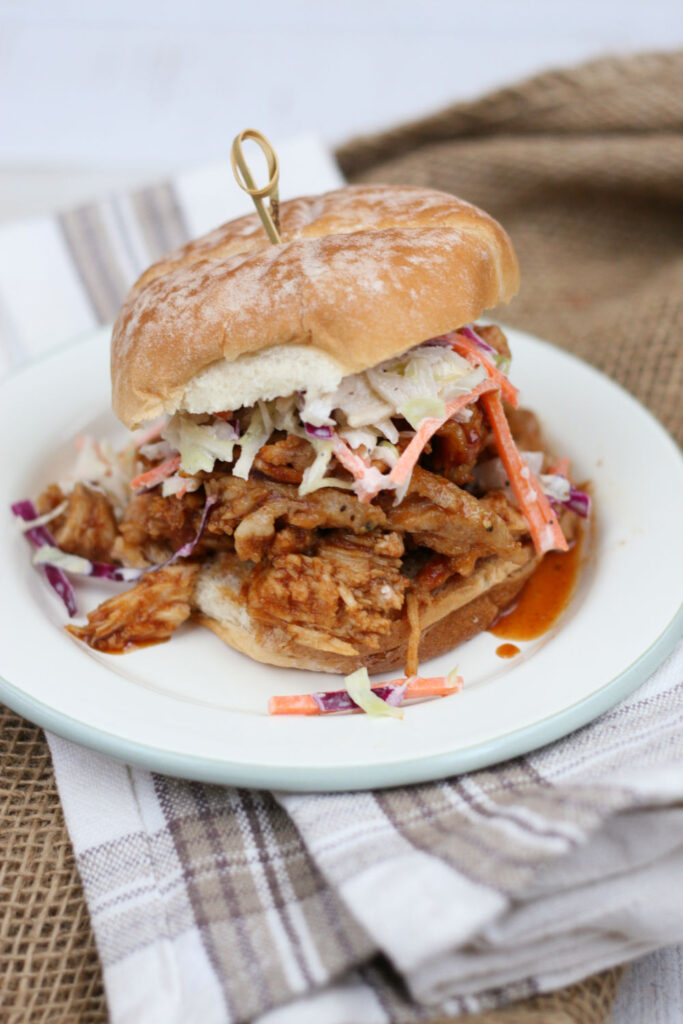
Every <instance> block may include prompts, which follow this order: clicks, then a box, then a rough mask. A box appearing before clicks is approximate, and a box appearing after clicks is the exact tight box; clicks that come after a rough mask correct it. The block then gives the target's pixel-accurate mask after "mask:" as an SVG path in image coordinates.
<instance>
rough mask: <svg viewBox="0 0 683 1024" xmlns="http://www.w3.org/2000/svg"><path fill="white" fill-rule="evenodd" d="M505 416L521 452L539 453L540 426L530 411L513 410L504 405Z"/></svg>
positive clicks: (541, 437)
mask: <svg viewBox="0 0 683 1024" xmlns="http://www.w3.org/2000/svg"><path fill="white" fill-rule="evenodd" d="M505 415H506V417H507V421H508V423H509V424H510V430H511V431H512V436H513V437H514V439H515V441H516V442H517V446H518V447H519V449H520V450H521V451H523V452H540V451H542V450H543V435H542V432H541V425H540V423H539V422H538V419H537V417H536V416H535V415H534V413H533V412H531V410H530V409H513V408H512V406H511V405H508V404H507V403H506V404H505Z"/></svg>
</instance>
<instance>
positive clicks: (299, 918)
mask: <svg viewBox="0 0 683 1024" xmlns="http://www.w3.org/2000/svg"><path fill="white" fill-rule="evenodd" d="M154 781H155V791H156V794H157V797H158V800H159V804H160V806H161V808H162V811H163V814H164V817H165V819H166V822H167V828H168V833H169V835H170V836H171V837H172V840H173V844H174V848H175V852H176V855H177V859H178V862H179V864H180V867H181V870H182V878H183V887H184V889H185V890H186V893H187V897H188V899H189V903H190V905H191V911H192V924H193V926H194V927H197V928H198V929H199V931H200V934H201V938H202V943H203V945H204V949H205V951H206V955H207V957H208V959H209V961H210V963H211V964H212V966H213V968H214V971H215V972H216V976H217V978H218V979H219V981H220V984H221V989H222V992H223V996H224V999H225V1004H226V1010H227V1011H228V1013H229V1014H230V1019H239V1020H242V1019H251V1018H252V1017H254V1016H256V1015H257V1014H259V1013H262V1012H264V1011H265V1010H267V1009H268V1008H269V1007H272V1006H276V1005H278V1004H279V1003H281V1002H285V1001H286V1000H288V999H290V998H292V997H293V996H295V995H300V994H302V993H303V992H306V991H309V990H311V989H313V988H315V987H319V986H321V985H323V984H326V983H327V982H329V981H330V980H331V979H333V978H335V977H336V976H338V975H340V974H341V973H343V972H344V971H346V970H347V969H348V968H350V967H351V966H353V965H354V964H356V963H359V962H362V961H363V960H365V959H366V958H367V957H368V956H369V955H370V953H371V952H372V949H373V947H372V944H371V942H370V940H369V938H368V936H367V935H366V934H365V933H364V931H363V930H362V929H361V927H360V926H359V925H358V924H357V923H356V922H355V920H354V919H353V918H352V917H351V915H350V914H349V912H348V910H347V909H346V908H345V906H344V904H343V903H342V902H341V901H340V900H339V899H338V897H337V896H335V895H334V893H333V892H332V890H330V889H329V888H328V887H327V885H326V883H325V881H324V879H323V877H322V875H321V873H320V871H319V870H318V868H317V867H316V866H315V864H314V862H313V861H312V859H311V857H310V856H309V854H308V853H307V851H306V849H305V847H304V846H303V844H302V843H301V840H300V837H299V835H298V833H297V831H296V829H295V828H294V826H293V824H292V822H291V819H290V818H289V817H288V816H287V815H286V814H285V813H284V811H283V810H282V809H281V808H280V807H279V806H278V804H277V803H276V802H275V800H274V799H273V798H272V797H271V796H270V795H269V794H266V793H252V792H249V791H246V790H234V789H225V788H221V787H217V786H205V785H201V784H199V783H185V782H182V781H179V780H173V779H168V778H165V777H163V776H155V777H154Z"/></svg>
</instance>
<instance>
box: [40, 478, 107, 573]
mask: <svg viewBox="0 0 683 1024" xmlns="http://www.w3.org/2000/svg"><path fill="white" fill-rule="evenodd" d="M63 500H64V495H63V494H62V491H61V489H60V488H59V487H57V486H56V485H55V484H52V485H51V486H50V487H48V488H47V490H46V491H45V492H44V493H43V494H41V496H40V498H39V499H38V510H39V512H41V513H44V512H48V511H51V510H52V509H53V508H56V507H57V505H59V504H60V503H61V502H62V501H63ZM68 502H69V503H68V505H67V507H66V509H65V511H64V512H63V513H62V515H60V516H58V517H57V518H56V519H54V520H53V521H52V522H51V523H50V530H51V531H52V533H53V534H54V537H55V540H56V541H57V544H58V546H59V547H60V548H61V549H62V550H63V551H68V552H69V554H70V555H80V556H81V558H89V559H90V560H91V561H93V562H107V561H109V560H110V558H111V556H112V548H113V546H114V542H115V540H116V537H117V535H118V528H117V525H116V518H115V516H114V510H113V509H112V507H111V505H110V504H109V499H108V498H107V497H106V495H104V494H102V492H101V491H97V490H95V488H93V487H88V486H87V485H86V484H82V483H78V484H76V485H75V487H74V489H73V491H72V492H71V494H70V495H69V497H68Z"/></svg>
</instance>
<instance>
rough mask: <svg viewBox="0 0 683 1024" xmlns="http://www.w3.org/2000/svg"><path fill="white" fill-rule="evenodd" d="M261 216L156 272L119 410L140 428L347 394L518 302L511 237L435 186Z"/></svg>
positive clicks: (123, 374)
mask: <svg viewBox="0 0 683 1024" xmlns="http://www.w3.org/2000/svg"><path fill="white" fill-rule="evenodd" d="M280 218H281V235H282V244H281V245H272V244H271V243H270V241H269V240H268V237H267V236H266V234H265V231H264V229H263V227H262V225H261V222H260V220H259V218H258V216H257V214H255V213H254V214H251V215H249V216H246V217H241V218H239V219H238V220H234V221H230V222H229V223H228V224H225V225H223V226H222V227H220V228H218V229H217V230H215V231H213V232H211V233H210V234H208V235H206V236H204V237H203V238H199V239H197V240H196V241H194V242H191V243H190V244H189V245H186V246H185V247H184V248H182V249H179V250H178V251H176V252H174V253H172V254H171V255H170V256H168V257H166V258H165V259H163V260H161V261H160V262H158V263H156V264H154V265H153V266H152V267H150V269H149V270H147V272H146V273H145V274H143V275H142V277H141V278H140V279H139V280H138V281H137V283H136V284H135V285H134V287H133V289H132V291H131V293H130V295H129V296H128V299H127V300H126V302H125V304H124V306H123V308H122V309H121V312H120V314H119V317H118V319H117V321H116V324H115V325H114V332H113V336H112V352H111V369H112V387H113V406H114V411H115V412H116V414H117V415H118V416H119V418H120V419H121V420H122V421H123V422H124V423H125V424H126V425H127V426H129V427H136V426H138V425H139V424H140V423H142V422H144V421H146V420H149V419H152V418H154V417H157V416H159V415H161V414H162V413H164V412H166V413H173V412H175V411H176V410H177V409H185V410H187V411H189V412H212V411H219V410H221V409H233V408H238V407H239V406H242V405H249V404H253V402H255V401H256V399H257V398H275V397H277V396H278V395H282V394H291V393H292V392H293V391H296V390H298V389H301V388H304V387H307V388H316V389H319V390H328V389H331V388H334V387H336V386H337V384H338V383H339V380H340V379H341V377H342V376H345V375H347V374H351V373H358V372H360V371H361V370H365V369H367V368H368V367H370V366H374V365H375V364H376V363H379V362H381V361H382V360H384V359H388V358H389V357H391V356H393V355H398V354H400V353H401V352H404V351H405V350H406V349H408V348H410V347H412V346H413V345H416V344H418V343H419V342H421V341H424V340H425V339H427V338H430V337H434V336H435V335H438V334H442V333H444V332H445V331H448V330H452V329H454V328H456V327H460V326H462V324H465V323H469V322H471V321H473V320H476V319H477V317H479V316H480V315H481V313H482V312H483V311H484V310H487V309H492V308H493V307H494V306H497V305H498V303H500V302H507V301H508V300H509V299H510V298H511V297H512V296H513V295H514V294H515V292H516V291H517V288H518V281H519V271H518V266H517V259H516V257H515V253H514V250H513V248H512V244H511V242H510V239H509V238H508V236H507V234H506V233H505V231H504V230H503V229H502V228H501V226H500V225H499V224H498V223H497V222H496V221H495V220H493V218H492V217H489V216H488V214H486V213H483V212H482V211H481V210H479V209H477V208H476V207H475V206H471V205H470V204H469V203H466V202H464V201H463V200H461V199H456V198H455V197H454V196H451V195H447V194H446V193H443V192H437V191H434V190H432V189H426V188H403V187H400V188H399V187H394V186H388V185H385V186H382V185H367V186H353V187H348V188H343V189H339V190H338V191H335V192H328V193H327V194H326V195H322V196H312V197H306V198H301V199H293V200H290V201H289V202H286V203H283V204H282V206H281V207H280Z"/></svg>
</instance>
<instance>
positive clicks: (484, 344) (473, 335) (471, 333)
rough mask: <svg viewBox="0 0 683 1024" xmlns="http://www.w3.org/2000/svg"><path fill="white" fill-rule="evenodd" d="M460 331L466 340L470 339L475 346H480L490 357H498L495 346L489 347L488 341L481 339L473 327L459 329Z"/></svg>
mask: <svg viewBox="0 0 683 1024" xmlns="http://www.w3.org/2000/svg"><path fill="white" fill-rule="evenodd" d="M458 331H459V332H460V334H464V335H465V337H466V338H469V339H470V341H473V342H474V343H475V345H478V346H479V348H481V349H483V350H484V352H488V353H489V354H490V355H493V356H497V355H498V352H497V351H496V349H495V348H494V347H493V345H489V343H488V341H484V339H483V338H480V337H479V335H478V334H477V332H476V331H475V330H473V329H472V328H471V327H469V326H467V327H459V328H458Z"/></svg>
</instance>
